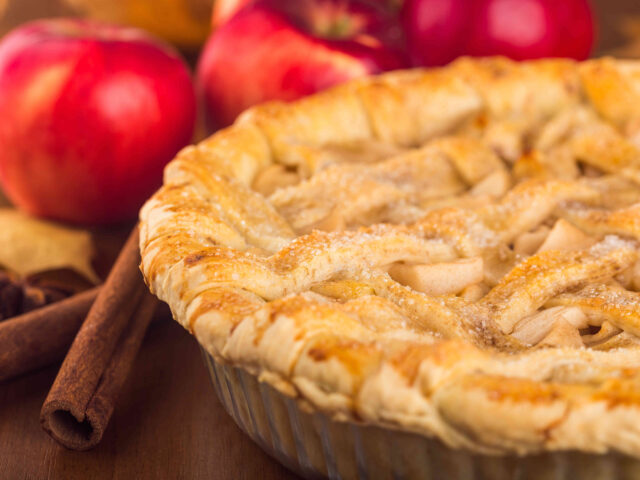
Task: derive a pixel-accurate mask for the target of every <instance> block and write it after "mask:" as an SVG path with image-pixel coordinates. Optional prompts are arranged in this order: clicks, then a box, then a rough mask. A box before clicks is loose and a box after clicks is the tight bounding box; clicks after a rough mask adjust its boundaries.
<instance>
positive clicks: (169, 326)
mask: <svg viewBox="0 0 640 480" xmlns="http://www.w3.org/2000/svg"><path fill="white" fill-rule="evenodd" d="M2 1H3V0H0V4H2ZM43 4H44V5H48V3H47V2H44V1H41V0H11V1H10V2H9V6H10V8H9V11H8V14H7V17H6V18H5V19H6V20H7V22H0V32H1V31H6V30H7V29H8V28H10V27H11V26H12V25H15V24H17V23H20V22H22V21H24V20H26V19H28V18H31V17H33V16H34V15H33V12H34V11H36V12H39V13H40V14H42V13H46V12H47V11H48V10H47V8H44V9H43V10H41V9H40V5H43ZM594 4H595V7H596V9H597V11H598V17H599V22H600V35H599V42H598V47H597V49H596V54H602V53H606V52H609V51H611V50H612V49H614V50H615V49H617V48H618V47H620V46H621V45H624V44H625V43H628V40H626V39H625V36H624V34H623V33H621V31H620V25H621V22H622V21H623V19H624V18H625V17H627V18H628V17H629V15H635V16H637V17H636V19H637V18H640V2H638V0H594ZM49 10H50V8H49ZM37 16H40V15H37ZM638 35H640V29H639V30H638ZM636 55H640V45H638V47H637V53H636ZM57 369H58V366H57V365H54V366H52V367H49V368H47V369H44V370H41V371H39V372H36V373H33V374H30V375H26V376H23V377H21V378H18V379H15V380H13V381H11V382H7V383H4V384H2V383H0V480H4V479H7V480H21V479H29V480H30V479H37V480H40V479H64V480H74V479H82V480H84V479H91V480H101V479H123V480H130V479H147V478H148V479H156V478H163V479H164V478H167V479H182V478H185V479H205V478H206V479H209V478H211V479H219V480H242V479H265V480H271V479H283V480H287V479H295V478H297V477H296V476H295V475H293V474H291V473H290V472H288V471H287V470H285V469H284V468H282V467H281V466H280V465H279V464H278V463H277V462H275V461H274V460H272V459H271V458H270V457H268V456H267V455H266V454H264V453H263V452H262V450H260V448H259V447H257V446H256V445H255V444H254V443H253V442H252V441H251V440H250V439H249V438H248V437H247V436H245V435H244V433H242V432H241V431H240V429H239V428H238V427H237V426H236V425H235V423H234V422H233V420H231V418H230V417H229V416H228V415H227V414H226V412H225V411H224V410H223V408H222V406H221V404H220V403H219V402H218V399H217V398H216V395H215V392H214V390H213V387H212V386H211V383H210V380H209V377H208V374H207V372H206V368H205V366H204V363H203V361H202V359H201V357H200V350H199V348H198V346H197V343H196V341H195V340H194V339H193V338H192V337H191V336H190V335H189V334H187V333H186V332H185V331H184V330H183V329H182V328H181V327H180V326H178V325H177V324H176V323H175V322H173V321H172V320H170V319H169V318H161V319H159V320H157V321H156V322H154V324H152V326H151V328H150V330H149V332H148V333H147V337H146V339H145V341H144V344H143V346H142V349H141V351H140V354H139V356H138V358H137V360H136V364H135V366H134V371H133V373H132V375H131V377H130V378H129V379H128V382H127V384H126V386H125V389H124V391H123V392H122V395H121V397H120V398H119V401H118V403H117V405H116V409H115V412H114V415H113V418H112V419H111V423H110V424H109V427H108V429H107V431H106V433H105V436H104V438H103V440H102V443H101V444H100V445H99V446H98V447H97V448H95V449H94V450H92V451H89V452H71V451H67V450H65V449H64V448H63V447H60V446H59V445H58V444H56V443H55V442H54V441H53V440H51V439H50V438H49V437H48V436H47V435H45V434H44V432H43V431H42V430H41V428H40V424H39V413H40V407H41V405H42V402H43V401H44V398H45V396H46V394H47V392H48V389H49V387H50V386H51V383H52V382H53V379H54V378H55V375H56V372H57Z"/></svg>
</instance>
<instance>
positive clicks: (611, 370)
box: [140, 58, 640, 457]
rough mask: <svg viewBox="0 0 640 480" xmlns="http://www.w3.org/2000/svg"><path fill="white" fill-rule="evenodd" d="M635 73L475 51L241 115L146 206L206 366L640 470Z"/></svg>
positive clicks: (303, 398) (639, 71)
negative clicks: (620, 456) (625, 461)
mask: <svg viewBox="0 0 640 480" xmlns="http://www.w3.org/2000/svg"><path fill="white" fill-rule="evenodd" d="M637 105H640V64H638V63H635V62H623V61H617V60H613V59H606V58H605V59H598V60H592V61H588V62H584V63H575V62H572V61H568V60H543V61H535V62H524V63H514V62H511V61H509V60H506V59H502V58H492V59H481V60H478V59H475V60H472V59H461V60H458V61H456V62H454V63H453V64H451V65H450V66H448V67H445V68H441V69H435V70H412V71H400V72H393V73H389V74H385V75H382V76H379V77H374V78H367V79H364V80H358V81H354V82H351V83H349V84H346V85H343V86H340V87H337V88H334V89H332V90H329V91H326V92H323V93H320V94H317V95H315V96H312V97H308V98H306V99H303V100H300V101H297V102H294V103H291V104H284V103H278V102H274V103H269V104H266V105H262V106H258V107H256V108H253V109H251V110H249V111H247V112H245V113H244V114H243V115H242V116H241V118H240V119H239V120H238V121H237V122H236V123H235V124H234V125H233V126H232V127H230V128H228V129H225V130H222V131H220V132H218V133H216V134H215V135H213V136H212V137H210V138H209V139H207V140H205V141H204V142H202V143H200V144H199V145H196V146H192V147H188V148H186V149H184V150H183V151H182V152H180V154H179V155H178V156H177V158H176V159H175V160H174V161H173V162H171V163H170V164H169V166H168V167H167V168H166V171H165V181H164V186H163V187H162V188H161V189H160V190H159V191H158V192H157V193H156V194H155V195H154V196H153V197H152V198H151V199H150V200H149V201H148V202H147V204H146V205H145V207H144V208H143V209H142V211H141V240H140V247H141V252H142V265H141V268H142V271H143V273H144V276H145V278H146V280H147V282H148V284H149V286H150V288H151V290H152V291H153V293H155V294H156V295H157V296H158V297H159V298H160V299H162V300H164V301H166V302H167V303H168V304H169V305H170V307H171V310H172V312H173V315H174V317H175V318H176V320H177V321H179V322H180V323H181V324H182V325H183V326H184V327H185V328H187V329H189V330H190V331H191V332H193V333H194V334H195V336H196V337H197V339H198V341H199V342H200V343H201V344H202V345H203V347H204V348H205V349H206V350H207V351H208V352H209V353H211V355H213V356H214V358H216V360H218V361H220V362H223V363H227V364H231V365H234V366H238V367H242V368H245V369H247V370H248V371H249V372H251V373H253V374H255V375H257V376H258V377H259V378H260V379H261V380H263V381H266V382H269V383H270V384H271V385H272V386H274V387H275V388H277V389H278V390H280V391H281V392H283V393H285V394H286V395H289V396H291V397H293V398H295V399H297V400H298V401H299V402H301V403H302V404H304V405H305V406H306V407H309V408H311V409H316V410H319V411H322V412H324V413H326V414H329V415H331V416H333V418H336V419H344V420H358V421H364V422H368V423H373V424H377V425H388V426H393V427H395V428H400V429H403V430H406V431H411V432H417V433H420V434H423V435H426V436H430V437H436V438H439V439H440V440H442V441H443V442H444V443H445V444H446V445H448V446H450V447H453V448H465V449H469V450H471V451H473V452H477V453H489V454H507V453H508V454H512V453H515V454H535V453H539V452H544V451H554V450H568V449H571V450H580V451H583V452H592V453H604V452H607V451H619V452H623V453H626V454H629V455H633V456H636V457H640V343H639V338H638V336H639V335H640V313H638V312H640V310H639V307H640V293H638V290H640V262H638V260H639V259H638V254H639V252H640V249H639V244H638V241H640V203H638V202H640V110H638V108H637Z"/></svg>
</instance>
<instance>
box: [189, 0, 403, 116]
mask: <svg viewBox="0 0 640 480" xmlns="http://www.w3.org/2000/svg"><path fill="white" fill-rule="evenodd" d="M336 5H342V6H343V7H344V8H346V15H348V17H349V18H350V19H351V20H350V21H353V22H354V25H356V26H357V28H356V30H355V31H354V32H351V33H350V34H348V35H347V36H345V37H344V38H331V37H330V36H327V35H323V34H322V33H318V32H317V31H315V32H314V31H313V29H314V28H318V25H317V23H316V24H314V22H318V23H321V21H320V20H318V16H320V17H321V16H322V14H323V13H322V12H326V11H329V10H330V9H331V8H333V7H335V6H336ZM323 9H328V10H323ZM407 65H408V59H407V56H406V53H405V51H404V44H403V38H402V35H401V32H400V25H399V22H398V21H397V19H396V17H394V16H393V15H391V14H389V11H388V10H386V9H384V8H377V7H375V6H370V5H365V4H363V3H360V2H344V1H340V0H298V1H296V2H289V1H288V0H279V1H277V0H271V1H270V0H263V1H257V2H254V3H252V4H250V5H248V6H247V7H245V8H244V9H242V10H240V11H239V12H238V13H236V15H235V16H234V17H233V18H232V19H231V20H229V21H228V22H227V23H226V24H224V25H223V26H221V27H220V28H218V29H217V30H216V31H215V32H214V33H213V34H212V35H211V37H210V38H209V41H208V42H207V44H206V46H205V48H204V50H203V53H202V55H201V57H200V61H199V64H198V71H197V85H198V88H199V91H200V92H201V94H202V96H203V99H204V103H205V106H206V111H207V114H208V115H207V117H208V120H209V125H210V127H211V128H212V129H215V128H220V127H224V126H227V125H229V124H230V123H232V122H233V120H234V119H235V118H236V117H237V115H238V114H240V113H241V112H242V111H243V110H245V109H246V108H248V107H250V106H251V105H255V104H257V103H261V102H264V101H267V100H284V101H290V100H295V99H297V98H300V97H303V96H305V95H309V94H312V93H315V92H317V91H319V90H322V89H325V88H327V87H330V86H332V85H336V84H338V83H342V82H344V81H346V80H349V79H352V78H357V77H363V76H365V75H368V74H374V73H379V72H382V71H386V70H393V69H397V68H403V67H406V66H407Z"/></svg>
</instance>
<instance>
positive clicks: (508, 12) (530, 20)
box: [402, 0, 596, 66]
mask: <svg viewBox="0 0 640 480" xmlns="http://www.w3.org/2000/svg"><path fill="white" fill-rule="evenodd" d="M402 21H403V25H404V28H405V31H406V33H407V42H408V49H409V52H410V53H411V57H412V61H413V63H414V65H425V66H437V65H444V64H446V63H448V62H450V61H451V60H453V59H454V58H456V57H458V56H460V55H472V56H490V55H504V56H507V57H510V58H512V59H514V60H526V59H534V58H543V57H568V58H575V59H577V60H583V59H585V58H587V57H588V56H589V53H590V51H591V48H592V46H593V43H594V37H595V30H596V24H595V19H594V16H593V13H592V10H591V7H590V4H589V2H588V0H562V1H560V0H473V1H470V0H406V1H405V3H404V5H403V8H402Z"/></svg>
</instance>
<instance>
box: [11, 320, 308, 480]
mask: <svg viewBox="0 0 640 480" xmlns="http://www.w3.org/2000/svg"><path fill="white" fill-rule="evenodd" d="M166 316H167V315H166V313H165V315H164V317H165V318H162V319H160V320H157V321H156V322H155V323H154V324H153V325H152V326H151V328H150V329H149V332H148V334H147V337H146V338H145V341H144V344H143V347H142V350H141V351H140V355H139V357H138V359H137V361H136V365H135V366H134V371H133V374H132V376H131V378H130V379H129V380H128V382H127V385H126V387H125V389H124V392H123V395H122V397H121V398H120V399H119V400H118V402H117V404H116V409H115V413H114V415H113V418H112V419H111V423H110V424H109V427H108V428H107V431H106V432H105V435H104V438H103V440H102V442H101V444H100V445H99V446H98V447H96V448H95V449H94V450H91V451H88V452H71V451H68V450H65V449H64V448H63V447H60V446H59V445H58V444H56V443H55V442H54V441H53V440H51V439H50V438H49V437H47V435H46V434H45V433H44V432H43V431H42V430H41V429H40V425H39V422H38V416H39V412H40V407H41V406H42V402H43V401H44V398H45V396H46V394H47V390H48V388H49V387H50V385H51V383H52V382H53V379H54V377H55V374H56V371H57V368H58V367H57V366H55V367H51V368H47V369H45V370H42V371H40V372H37V373H34V374H31V375H28V376H25V377H21V378H18V379H16V380H14V381H12V382H9V383H3V384H0V452H1V453H0V478H2V479H4V478H7V479H12V480H13V479H15V480H20V479H45V478H46V479H65V480H75V479H78V480H85V479H87V478H89V479H91V480H101V479H122V480H130V479H132V478H136V479H144V478H189V479H200V478H203V479H204V478H207V479H208V478H211V479H220V480H227V479H229V480H231V479H234V480H236V479H237V480H242V479H257V478H260V479H266V480H270V479H284V480H287V479H296V478H297V477H296V476H295V475H293V474H292V473H290V472H288V471H287V470H285V469H284V468H283V467H281V466H280V465H279V464H278V463H277V462H275V461H274V460H272V459H271V458H270V457H268V456H267V455H266V454H265V453H263V452H262V450H261V449H260V448H259V447H258V446H257V445H255V444H254V443H253V442H252V441H251V440H250V439H249V438H248V437H247V436H246V435H245V434H244V433H242V432H241V431H240V429H239V428H238V427H237V426H236V425H235V423H233V420H231V418H230V417H229V416H228V415H227V414H226V412H225V411H224V410H223V408H222V406H221V405H220V403H219V402H218V399H217V398H216V394H215V392H214V390H213V387H212V386H211V382H210V380H209V377H208V374H207V372H206V369H205V366H204V363H203V361H202V358H201V357H200V350H199V348H198V346H197V343H196V341H195V340H194V339H193V338H192V337H191V336H190V335H189V334H187V333H186V332H185V331H184V330H183V329H182V328H181V327H180V326H178V325H177V324H176V323H175V322H173V321H172V320H170V319H168V318H166Z"/></svg>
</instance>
